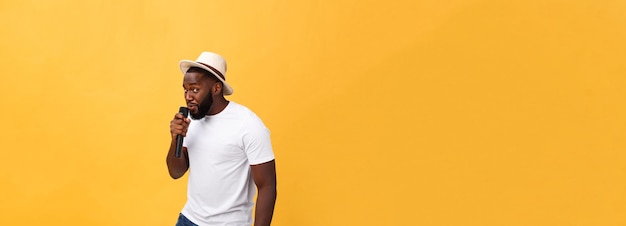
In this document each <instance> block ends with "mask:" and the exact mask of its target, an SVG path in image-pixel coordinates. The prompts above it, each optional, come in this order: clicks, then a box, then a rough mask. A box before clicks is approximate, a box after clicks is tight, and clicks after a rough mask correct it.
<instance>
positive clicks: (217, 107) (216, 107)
mask: <svg viewBox="0 0 626 226" xmlns="http://www.w3.org/2000/svg"><path fill="white" fill-rule="evenodd" d="M228 103H230V101H228V100H226V99H225V98H220V99H218V100H216V101H215V102H213V105H212V106H211V109H210V110H209V113H208V114H207V115H216V114H219V113H220V112H222V111H223V110H224V109H225V108H226V106H228Z"/></svg>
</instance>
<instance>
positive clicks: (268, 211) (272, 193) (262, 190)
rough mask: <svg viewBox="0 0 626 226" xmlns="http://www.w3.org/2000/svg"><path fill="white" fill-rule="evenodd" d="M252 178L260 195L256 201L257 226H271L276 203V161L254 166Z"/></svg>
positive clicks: (255, 222)
mask: <svg viewBox="0 0 626 226" xmlns="http://www.w3.org/2000/svg"><path fill="white" fill-rule="evenodd" d="M251 168H252V177H253V179H254V183H255V184H256V187H257V189H258V190H259V194H258V196H257V199H256V210H255V211H256V213H255V216H254V225H255V226H269V225H270V223H272V216H273V215H274V204H275V203H276V163H275V161H274V160H272V161H269V162H266V163H262V164H259V165H253V166H251Z"/></svg>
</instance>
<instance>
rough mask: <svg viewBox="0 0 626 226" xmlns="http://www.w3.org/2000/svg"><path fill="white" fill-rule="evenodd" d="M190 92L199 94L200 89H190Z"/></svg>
mask: <svg viewBox="0 0 626 226" xmlns="http://www.w3.org/2000/svg"><path fill="white" fill-rule="evenodd" d="M192 91H193V92H194V93H198V92H200V89H198V88H193V89H192Z"/></svg>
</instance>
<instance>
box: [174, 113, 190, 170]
mask: <svg viewBox="0 0 626 226" xmlns="http://www.w3.org/2000/svg"><path fill="white" fill-rule="evenodd" d="M178 112H179V113H181V114H182V115H183V116H184V117H185V118H187V116H188V115H189V108H186V107H180V110H178ZM183 120H184V119H183ZM182 149H183V135H180V134H178V135H176V152H174V156H176V158H180V153H181V152H182Z"/></svg>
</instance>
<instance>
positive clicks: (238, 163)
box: [182, 101, 274, 226]
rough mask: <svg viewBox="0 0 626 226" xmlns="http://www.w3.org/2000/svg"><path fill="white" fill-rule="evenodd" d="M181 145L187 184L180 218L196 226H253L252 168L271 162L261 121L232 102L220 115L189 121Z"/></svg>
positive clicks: (268, 137) (266, 133) (254, 189)
mask: <svg viewBox="0 0 626 226" xmlns="http://www.w3.org/2000/svg"><path fill="white" fill-rule="evenodd" d="M183 145H184V146H186V147H187V150H188V153H189V181H188V187H187V203H186V204H185V207H184V208H183V210H182V213H183V214H184V215H185V216H186V217H187V218H188V219H189V220H191V221H192V222H194V223H196V224H198V225H210V226H214V225H215V226H217V225H220V226H221V225H224V226H225V225H246V226H249V225H251V224H252V208H253V206H254V200H253V199H254V196H255V194H256V186H255V184H254V181H253V180H252V175H251V171H250V165H257V164H261V163H265V162H269V161H271V160H273V159H274V152H273V151H272V144H271V141H270V134H269V130H268V129H267V128H266V127H265V125H264V124H263V122H262V121H261V119H259V117H257V116H256V114H254V112H252V111H250V110H249V109H248V108H246V107H245V106H243V105H240V104H237V103H235V102H233V101H230V103H229V104H228V105H227V106H226V108H225V109H224V110H223V111H222V112H220V113H218V114H216V115H211V116H206V117H204V118H203V119H200V120H192V121H191V123H190V124H189V128H188V130H187V137H185V139H184V142H183Z"/></svg>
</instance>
